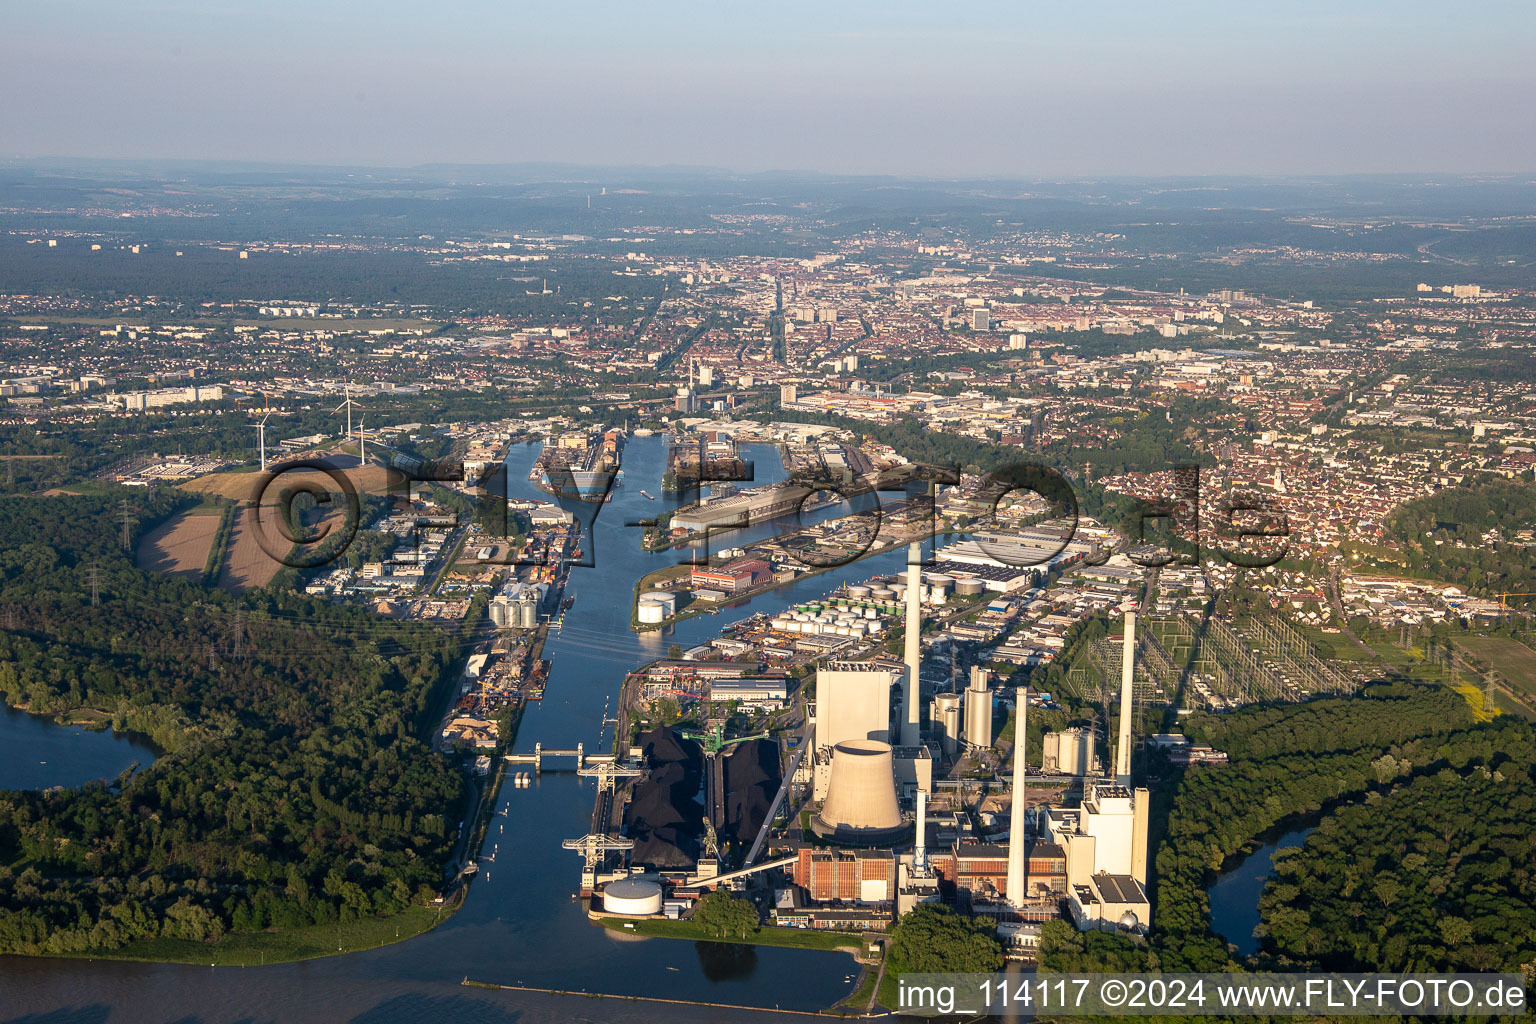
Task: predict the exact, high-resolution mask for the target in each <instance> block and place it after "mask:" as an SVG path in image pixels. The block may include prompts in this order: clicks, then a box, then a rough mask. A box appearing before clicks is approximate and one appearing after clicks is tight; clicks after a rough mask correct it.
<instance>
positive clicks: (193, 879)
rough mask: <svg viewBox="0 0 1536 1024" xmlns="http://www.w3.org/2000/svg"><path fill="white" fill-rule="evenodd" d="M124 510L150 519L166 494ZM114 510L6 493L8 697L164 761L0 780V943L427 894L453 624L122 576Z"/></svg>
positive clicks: (451, 786) (356, 911) (436, 866)
mask: <svg viewBox="0 0 1536 1024" xmlns="http://www.w3.org/2000/svg"><path fill="white" fill-rule="evenodd" d="M138 500H139V501H140V502H141V506H140V513H141V516H142V518H141V524H143V525H148V524H149V523H151V522H153V521H154V520H155V519H156V518H157V517H163V515H164V514H166V513H168V512H169V511H171V510H172V509H173V508H174V507H175V505H176V500H175V499H172V498H170V497H168V496H165V495H155V496H150V497H146V496H144V495H142V494H141V495H139V496H138ZM115 511H116V506H115V504H114V501H113V498H111V497H62V498H22V497H13V498H8V499H7V500H6V501H4V502H0V605H3V607H4V609H5V613H4V618H3V619H0V626H3V627H4V628H3V630H0V694H3V696H4V697H5V699H6V700H7V701H9V702H11V703H13V704H18V705H25V706H26V707H27V708H28V709H29V710H31V711H33V712H37V713H49V714H56V713H61V712H65V711H69V710H71V709H75V708H87V707H89V708H99V709H101V710H103V711H105V712H106V713H108V714H109V715H110V716H111V719H112V722H113V724H114V726H116V727H117V728H120V729H127V730H130V731H133V732H137V733H141V734H143V735H145V736H146V737H148V738H149V739H151V740H152V741H153V742H154V743H155V745H156V746H157V747H158V748H159V749H160V750H162V751H163V752H164V753H163V755H162V756H161V757H159V758H158V759H157V760H156V761H155V762H154V763H153V764H152V765H150V766H148V767H146V768H145V769H143V770H142V771H140V772H138V773H137V774H134V775H132V776H130V777H128V778H125V779H120V780H117V782H115V783H113V784H111V785H104V784H100V783H97V784H92V785H88V786H85V787H82V788H80V789H75V790H59V789H55V790H49V791H46V792H41V793H38V792H4V791H0V952H29V953H46V952H75V951H83V950H91V949H111V948H114V947H117V946H121V945H123V944H125V943H127V942H131V941H133V940H135V939H140V938H150V937H155V936H168V937H179V938H198V939H209V938H215V937H217V936H218V935H220V934H222V933H223V932H224V931H226V930H230V929H235V930H241V929H260V928H266V927H271V926H290V925H299V924H305V923H313V922H323V921H327V920H333V919H335V918H337V917H338V916H340V917H343V918H347V917H355V916H360V915H370V914H388V913H392V912H394V911H397V910H399V909H401V908H402V907H403V906H405V905H406V904H407V903H409V902H411V901H416V900H420V899H422V898H424V897H425V896H428V895H430V894H433V893H435V891H436V890H437V889H438V888H439V887H440V886H441V884H442V882H443V868H444V865H445V864H446V862H447V860H448V857H449V853H450V850H451V846H452V842H453V840H454V838H455V836H454V831H453V828H452V827H451V825H450V824H449V821H448V820H445V816H446V815H449V814H452V813H453V812H455V811H456V810H457V807H458V804H459V801H460V799H461V795H462V782H461V780H460V778H459V776H458V775H457V773H456V772H454V771H453V769H452V767H451V766H450V765H449V764H448V763H447V762H446V761H444V760H443V759H441V758H438V757H436V756H434V755H433V754H432V753H431V751H430V749H429V748H428V747H427V746H426V745H425V744H424V743H422V742H421V740H420V739H418V738H417V737H418V735H419V734H420V732H421V730H422V727H423V725H424V724H425V720H426V719H427V718H430V714H429V706H430V703H431V700H432V695H433V692H434V688H435V687H437V686H438V685H439V684H440V683H441V682H443V681H445V680H446V679H447V678H448V672H449V670H450V668H451V664H452V661H453V659H454V656H455V650H456V646H455V643H454V640H453V638H452V637H451V636H449V635H448V634H445V633H443V632H441V631H439V630H436V629H433V628H431V627H427V626H415V625H409V624H404V623H394V622H387V621H380V620H378V619H376V618H373V617H371V616H369V615H368V614H367V613H366V612H364V611H361V610H349V609H343V608H337V607H331V606H327V605H325V604H323V603H320V602H317V601H313V600H310V599H308V598H304V597H300V596H298V595H293V594H284V593H276V592H255V593H251V594H247V595H244V596H242V597H235V596H232V595H228V594H225V593H223V592H220V591H216V590H208V589H204V588H202V587H199V586H196V585H195V584H190V583H187V582H184V581H180V580H173V579H169V578H166V577H162V576H157V575H154V574H151V573H146V572H141V571H138V570H136V569H134V568H133V566H132V564H131V563H130V562H129V561H128V559H127V557H126V556H125V555H124V554H123V553H122V551H121V550H120V549H119V547H118V544H117V531H116V530H115V528H114V527H115V523H114V519H113V516H114V513H115ZM92 566H94V567H96V568H97V570H98V571H99V575H100V581H101V583H100V596H101V602H100V605H99V606H94V607H93V606H92V603H91V588H90V586H89V585H88V583H87V582H86V580H87V573H88V572H89V571H90V568H91V567H92Z"/></svg>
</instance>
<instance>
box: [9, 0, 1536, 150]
mask: <svg viewBox="0 0 1536 1024" xmlns="http://www.w3.org/2000/svg"><path fill="white" fill-rule="evenodd" d="M0 26H3V31H0V95H3V96H4V101H3V103H0V157H4V158H24V159H25V158H44V157H95V158H117V159H176V160H180V159H198V160H241V161H253V160H254V161H270V162H276V163H316V164H340V165H353V166H358V165H364V166H403V167H409V166H414V165H418V164H434V163H466V164H474V163H520V162H528V161H551V162H567V163H581V164H593V165H615V164H646V165H668V164H684V165H702V166H711V167H720V168H728V169H731V170H736V171H742V172H756V171H764V170H813V171H824V172H829V173H834V174H891V175H901V176H933V177H961V178H964V177H1017V178H1025V179H1028V178H1052V177H1082V176H1107V175H1122V176H1141V175H1206V174H1211V175H1223V174H1347V173H1375V172H1410V173H1411V172H1474V173H1482V172H1488V173H1523V172H1530V171H1536V131H1533V130H1532V127H1531V125H1532V114H1531V111H1532V110H1533V109H1536V102H1533V101H1536V59H1533V58H1532V57H1531V54H1532V53H1533V52H1536V45H1533V44H1536V4H1531V3H1529V2H1526V0H1518V2H1508V3H1506V2H1488V3H1473V4H1451V3H1445V2H1443V0H1437V2H1434V3H1423V2H1418V0H1396V2H1390V3H1382V2H1374V0H1370V2H1332V3H1313V2H1310V0H1288V2H1286V3H1282V4H1263V5H1261V4H1257V3H1245V2H1242V0H1226V2H1221V3H1204V2H1199V3H1196V2H1184V0H1158V2H1146V0H1142V2H1138V3H1106V2H1096V0H1081V2H1078V0H1074V2H1043V0H1042V2H1030V0H1013V2H999V3H984V2H974V3H965V2H958V3H937V2H932V0H929V2H926V3H922V4H904V3H900V2H897V0H889V2H886V3H868V2H863V0H847V2H837V0H819V2H810V3H806V2H799V0H779V2H775V3H764V4H738V3H732V2H730V0H715V2H701V3H683V2H668V0H646V2H643V3H639V2H631V3H608V2H582V0H564V2H554V3H549V2H545V3H538V4H529V3H523V2H519V0H488V2H480V0H433V2H430V3H428V2H420V0H417V2H412V3H403V2H399V0H373V2H371V3H367V4H343V3H328V2H325V0H311V2H296V0H260V2H253V0H145V2H137V3H135V2H127V3H125V2H123V0H9V2H8V3H7V4H6V7H5V13H4V15H3V16H0Z"/></svg>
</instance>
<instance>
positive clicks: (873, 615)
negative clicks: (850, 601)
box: [864, 608, 880, 619]
mask: <svg viewBox="0 0 1536 1024" xmlns="http://www.w3.org/2000/svg"><path fill="white" fill-rule="evenodd" d="M864 617H865V618H866V619H878V618H879V617H880V612H879V610H878V609H876V608H865V609H864Z"/></svg>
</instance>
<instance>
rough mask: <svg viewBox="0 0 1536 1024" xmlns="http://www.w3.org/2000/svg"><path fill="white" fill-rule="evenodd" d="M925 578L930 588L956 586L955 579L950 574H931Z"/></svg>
mask: <svg viewBox="0 0 1536 1024" xmlns="http://www.w3.org/2000/svg"><path fill="white" fill-rule="evenodd" d="M923 578H924V579H926V580H927V581H928V585H929V586H930V587H952V586H954V585H955V578H954V577H953V576H950V575H949V574H948V573H942V572H930V573H927V574H925V575H924V577H923Z"/></svg>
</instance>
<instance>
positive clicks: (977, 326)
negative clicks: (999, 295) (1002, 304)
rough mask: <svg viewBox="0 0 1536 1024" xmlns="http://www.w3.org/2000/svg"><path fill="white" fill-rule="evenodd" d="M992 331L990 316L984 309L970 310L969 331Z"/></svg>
mask: <svg viewBox="0 0 1536 1024" xmlns="http://www.w3.org/2000/svg"><path fill="white" fill-rule="evenodd" d="M991 329H992V314H991V313H988V312H987V311H986V310H985V309H973V310H971V330H973V331H990V330H991Z"/></svg>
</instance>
